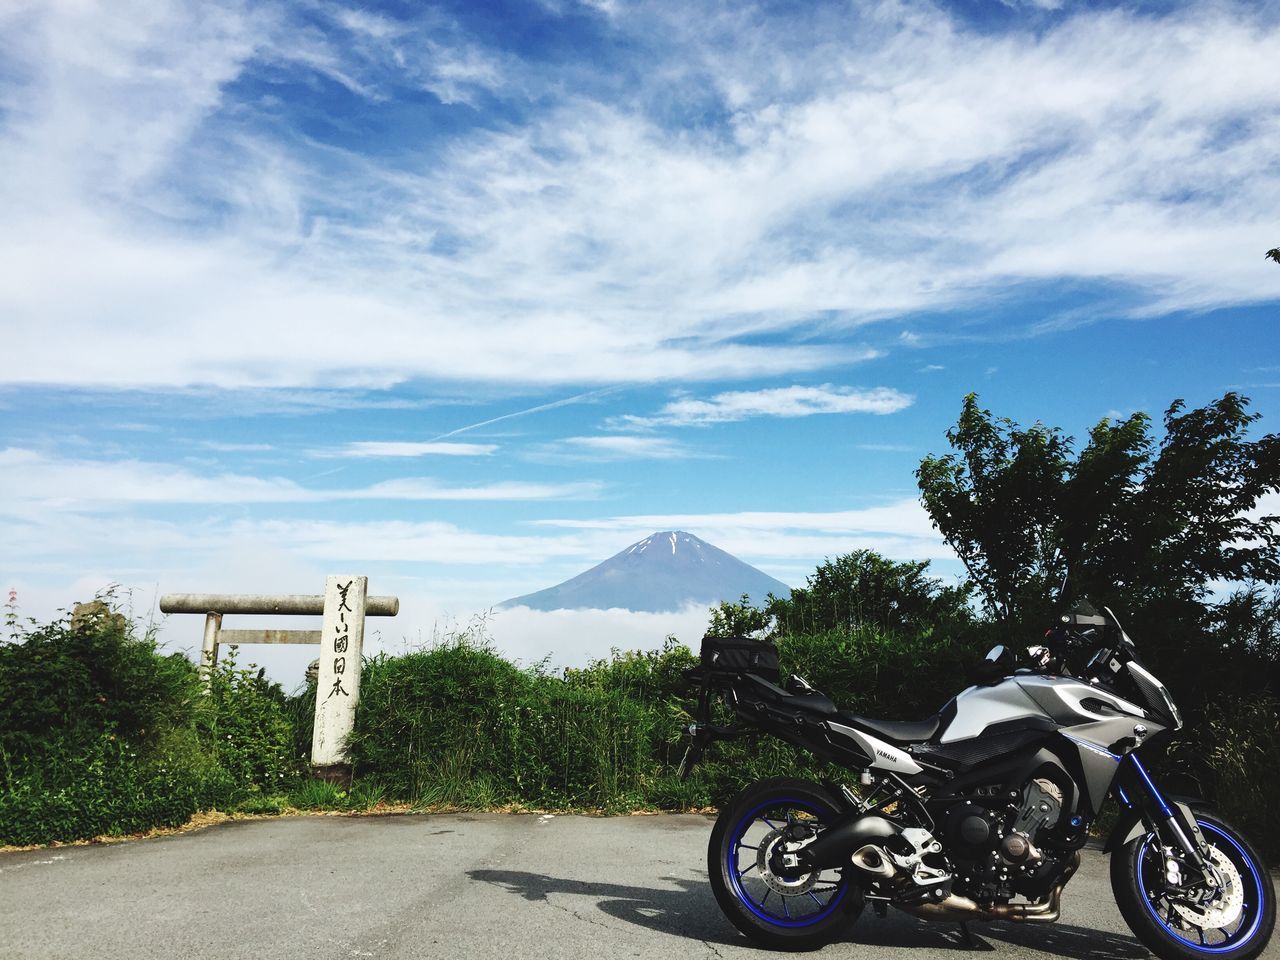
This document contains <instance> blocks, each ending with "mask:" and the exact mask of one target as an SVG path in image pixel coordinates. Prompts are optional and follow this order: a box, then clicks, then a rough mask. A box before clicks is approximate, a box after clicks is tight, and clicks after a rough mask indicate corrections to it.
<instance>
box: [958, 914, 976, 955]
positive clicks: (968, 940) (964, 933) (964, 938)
mask: <svg viewBox="0 0 1280 960" xmlns="http://www.w3.org/2000/svg"><path fill="white" fill-rule="evenodd" d="M960 941H961V942H962V943H963V944H964V945H965V946H966V947H968V948H969V949H970V950H976V949H977V947H978V945H977V944H976V943H974V941H973V936H972V934H970V933H969V924H967V923H965V922H964V921H963V920H961V921H960Z"/></svg>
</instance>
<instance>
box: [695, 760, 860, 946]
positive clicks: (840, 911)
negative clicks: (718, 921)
mask: <svg viewBox="0 0 1280 960" xmlns="http://www.w3.org/2000/svg"><path fill="white" fill-rule="evenodd" d="M838 815H839V808H838V807H837V805H836V803H835V800H834V799H833V798H832V797H831V796H830V794H828V793H827V791H826V790H824V789H823V788H822V787H820V786H818V785H817V784H815V783H810V782H808V781H805V780H796V779H792V778H787V777H777V778H774V779H770V780H762V781H760V782H759V783H756V784H753V785H752V786H750V787H747V788H746V789H745V790H743V791H742V792H741V793H739V794H738V795H737V796H736V797H734V799H733V800H732V801H731V802H730V803H729V804H728V806H726V807H725V808H724V809H723V810H722V811H721V812H720V816H719V818H718V819H717V820H716V825H715V828H714V829H713V830H712V831H711V842H710V844H709V845H708V848H707V873H708V875H709V876H710V879H711V889H712V891H713V892H714V893H715V897H716V902H717V903H719V904H720V909H721V910H723V911H724V914H725V916H726V917H728V918H729V920H730V922H732V923H733V925H734V926H735V927H737V928H738V929H739V930H741V931H742V932H743V933H744V934H746V935H747V937H748V938H750V939H751V940H752V941H754V942H755V943H758V944H760V945H761V946H764V947H768V948H770V949H773V950H814V949H817V948H818V947H821V946H823V945H825V944H827V943H829V942H830V941H831V940H832V939H833V938H834V937H835V936H836V934H837V933H839V932H840V930H841V929H843V928H844V927H846V926H848V925H849V924H851V923H853V921H854V920H856V919H857V917H858V915H859V914H860V913H861V912H862V907H863V901H862V891H861V889H860V888H859V887H858V886H857V885H856V884H854V883H853V882H852V881H851V880H850V878H849V877H848V876H846V875H845V872H844V871H843V870H839V869H833V870H820V871H816V872H814V873H810V874H806V875H805V876H801V877H785V876H780V875H779V874H778V873H775V869H776V868H777V865H778V864H777V856H776V854H777V852H778V847H779V845H780V844H781V843H783V842H784V839H785V835H786V832H787V831H788V830H789V829H791V828H793V827H796V826H799V827H800V828H801V829H802V830H803V829H808V830H819V831H820V830H822V829H823V828H824V827H826V826H827V825H829V824H830V823H831V822H832V821H833V820H834V819H835V818H836V817H837V816H838Z"/></svg>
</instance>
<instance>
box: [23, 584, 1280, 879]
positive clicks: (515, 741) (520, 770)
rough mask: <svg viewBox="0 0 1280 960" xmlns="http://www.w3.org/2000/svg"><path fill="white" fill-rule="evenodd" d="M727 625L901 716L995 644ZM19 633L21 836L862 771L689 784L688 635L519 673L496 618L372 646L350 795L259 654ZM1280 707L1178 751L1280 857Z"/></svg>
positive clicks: (712, 787) (733, 607) (748, 762)
mask: <svg viewBox="0 0 1280 960" xmlns="http://www.w3.org/2000/svg"><path fill="white" fill-rule="evenodd" d="M846 569H849V568H848V567H847V565H846ZM82 609H83V608H82ZM779 609H781V608H779V607H778V606H777V605H776V604H775V605H774V610H775V612H777V610H779ZM833 609H834V608H833ZM712 619H713V628H717V629H724V628H726V626H727V625H730V624H737V625H738V626H742V625H744V624H745V625H754V627H755V628H756V629H757V630H772V631H773V632H774V637H773V638H774V639H775V640H776V642H777V643H778V646H779V651H780V655H781V659H782V667H783V670H784V671H785V672H788V673H789V672H795V673H799V674H801V675H802V676H804V677H806V678H807V679H808V680H809V681H810V682H811V683H812V684H813V685H814V686H816V687H818V688H819V689H822V690H824V691H826V692H827V693H828V694H830V695H831V696H832V697H833V698H834V699H835V700H836V701H837V702H838V703H839V704H840V705H841V706H842V707H845V708H847V709H851V710H854V711H857V712H862V713H866V714H870V715H874V716H880V717H886V718H894V717H897V718H918V717H922V716H925V715H927V714H928V713H931V712H933V711H934V710H936V709H937V708H938V707H939V706H940V705H941V704H942V703H943V702H944V701H945V700H946V699H947V698H948V697H950V696H951V695H953V694H954V693H955V692H956V691H957V690H958V689H959V688H960V687H961V686H963V685H964V676H965V672H966V669H967V668H968V667H969V666H970V665H971V664H972V663H973V662H974V661H975V660H976V659H977V658H978V657H980V655H981V652H982V649H983V647H984V646H985V645H986V643H987V639H988V638H986V637H985V636H984V631H983V630H982V629H981V626H980V625H975V624H974V623H972V622H970V621H969V620H968V619H967V618H962V622H960V623H956V624H953V625H950V626H947V625H945V624H942V625H939V624H936V623H928V624H924V625H919V624H917V625H916V629H915V630H914V631H913V632H908V631H907V629H906V628H904V629H903V631H902V632H894V631H890V630H886V629H883V627H882V626H880V625H877V624H875V623H861V622H845V623H834V624H833V623H821V622H819V623H818V626H820V627H822V629H821V630H820V631H819V632H814V633H789V632H786V631H785V630H781V629H779V628H778V626H777V623H778V620H777V619H776V618H773V619H771V618H769V617H767V616H763V615H762V612H761V611H754V613H753V611H751V610H750V609H749V608H746V607H743V606H741V605H739V604H725V605H723V606H722V607H720V608H719V609H717V610H716V611H714V616H713V618H712ZM17 639H18V641H19V642H12V643H8V644H0V843H20V844H27V843H44V842H49V841H53V840H73V839H78V838H83V837H92V836H97V835H100V834H117V835H119V834H127V833H132V832H137V831H142V830H146V829H148V828H150V827H154V826H173V825H177V824H181V823H183V822H185V821H186V820H187V819H189V818H190V817H191V815H192V814H194V813H195V812H196V811H198V810H202V809H209V808H213V807H217V808H220V809H224V810H225V809H237V810H241V811H245V812H249V813H263V814H274V813H280V812H283V811H285V810H287V809H290V808H296V809H326V810H349V811H360V810H367V809H371V808H373V807H376V806H377V805H379V804H380V803H383V802H392V803H401V804H403V803H409V804H414V805H418V806H452V807H464V808H491V807H508V806H514V807H523V808H534V809H567V808H571V809H593V810H602V811H608V812H616V811H622V810H631V809H645V808H648V809H668V810H670V809H689V808H700V807H704V806H714V805H718V804H719V803H721V802H722V801H723V800H725V799H726V798H727V797H729V796H731V795H732V793H733V792H734V791H735V790H737V789H738V788H739V787H740V786H741V785H742V784H744V783H746V782H749V781H751V780H753V779H757V778H760V777H764V776H771V775H776V774H779V773H790V774H794V775H797V776H807V777H822V776H824V775H826V774H833V775H835V776H836V777H846V778H847V776H848V773H847V772H840V771H834V770H823V769H822V768H821V767H820V766H819V765H818V764H816V762H815V761H814V760H813V759H812V758H811V757H809V756H807V755H805V754H803V753H801V752H799V751H797V750H795V749H794V748H792V747H790V746H788V745H786V744H784V743H782V742H780V741H777V740H774V739H770V738H762V739H752V740H745V741H737V742H729V743H722V744H717V745H716V746H715V747H714V748H713V749H712V750H711V751H709V753H708V755H707V756H706V758H705V760H704V762H703V764H702V766H701V767H699V769H698V771H697V772H696V773H695V775H694V776H693V777H692V778H691V779H690V780H689V781H688V782H684V783H682V782H680V781H679V780H678V779H677V777H676V775H675V771H676V767H677V765H678V763H679V760H680V756H681V754H682V753H683V748H684V744H683V741H682V740H681V738H680V732H681V729H682V728H683V726H684V725H685V724H686V723H687V722H688V721H689V719H690V716H689V713H690V711H691V709H692V707H693V703H692V700H691V698H690V695H689V694H690V692H689V691H688V690H687V689H686V687H685V682H684V679H683V675H682V674H683V671H684V670H685V669H687V668H688V667H690V666H692V665H693V663H694V656H693V654H692V653H691V652H690V651H689V650H688V649H687V648H685V647H683V646H681V645H679V644H677V643H675V642H674V641H669V642H668V643H667V645H666V646H665V648H664V649H662V650H660V651H653V652H649V653H636V652H627V653H618V652H615V653H614V654H612V655H611V656H609V657H607V658H604V659H601V660H598V661H596V662H594V663H591V664H590V665H588V666H587V667H584V668H582V669H574V670H568V671H565V672H564V674H563V676H561V675H558V674H552V673H550V672H548V671H547V670H546V669H544V668H540V667H534V668H530V669H520V668H517V667H516V666H514V665H512V664H511V663H509V662H507V661H506V660H504V659H503V658H502V657H501V656H499V655H498V654H497V653H495V652H494V651H493V650H492V649H491V648H490V647H489V646H488V644H487V642H486V640H485V638H484V636H483V633H482V632H481V631H479V630H472V631H469V632H464V633H462V634H460V635H457V636H452V637H449V638H446V639H445V640H444V641H442V642H440V643H438V644H436V645H435V646H433V647H432V648H430V649H425V650H421V651H417V652H414V653H410V654H406V655H404V656H398V657H388V656H380V657H375V658H372V659H370V660H367V661H366V662H365V665H364V673H363V677H362V691H361V693H362V696H361V704H360V709H359V711H358V714H357V724H356V730H355V733H354V735H353V737H352V740H351V752H352V756H353V758H354V760H355V764H356V781H355V783H354V784H353V786H352V787H351V788H350V789H349V790H343V789H341V788H339V787H336V786H334V785H332V784H328V783H324V782H321V781H316V780H310V779H304V778H303V777H301V776H300V771H301V770H303V769H304V767H305V762H306V752H307V749H308V748H309V742H310V731H311V718H312V711H313V709H314V703H315V700H314V697H315V691H314V688H312V689H308V690H305V691H304V692H303V693H301V694H300V695H298V696H294V697H285V696H284V694H283V693H282V691H281V690H280V688H279V687H278V686H276V685H274V684H271V683H269V682H267V681H266V680H265V679H264V677H263V675H262V673H261V671H252V670H242V669H240V668H238V667H237V665H236V663H235V657H234V653H233V654H232V656H230V657H228V658H227V659H225V660H224V662H223V663H221V664H220V665H219V666H218V668H217V669H216V670H215V671H214V673H213V675H212V678H211V683H210V692H209V693H208V694H204V693H202V692H201V688H200V685H199V679H198V677H197V675H196V671H195V668H194V666H193V665H192V664H191V663H190V662H189V661H188V660H186V658H184V657H181V656H178V657H173V656H164V655H163V654H162V653H161V652H159V651H158V650H157V649H156V647H155V643H154V641H153V640H152V638H151V637H149V636H148V635H146V634H145V633H143V634H142V635H139V632H138V631H137V630H136V629H135V628H134V627H133V626H132V625H130V624H129V623H128V622H127V621H126V620H125V619H124V618H123V617H120V616H119V615H116V614H114V613H113V612H112V611H110V610H109V609H108V608H107V607H105V606H103V607H101V608H95V611H94V613H93V615H92V616H88V617H86V616H81V617H80V618H79V619H78V620H77V622H76V623H75V625H74V626H73V624H72V621H71V620H69V619H63V620H60V621H57V622H55V623H53V624H50V625H48V626H45V627H40V628H37V629H33V630H31V631H29V632H27V633H26V634H25V635H23V636H22V637H20V638H17ZM1139 641H1140V642H1141V638H1139ZM1278 706H1280V705H1278V704H1277V703H1276V701H1275V700H1274V699H1272V698H1270V697H1268V696H1264V695H1253V696H1249V697H1246V698H1240V697H1234V696H1230V695H1228V694H1226V693H1221V692H1220V693H1219V695H1218V696H1216V697H1214V698H1213V708H1212V709H1209V710H1206V711H1205V713H1204V714H1203V719H1202V720H1198V719H1195V718H1192V719H1191V720H1190V722H1189V724H1188V730H1187V732H1186V735H1185V737H1184V741H1183V743H1182V745H1181V746H1180V747H1178V748H1177V749H1175V750H1174V751H1172V752H1171V755H1170V756H1169V757H1168V758H1167V759H1166V761H1165V762H1164V763H1163V764H1162V766H1163V770H1164V772H1165V773H1166V774H1183V775H1184V780H1190V781H1193V782H1192V783H1190V784H1187V786H1189V787H1190V788H1191V789H1194V790H1196V791H1197V792H1201V793H1203V794H1204V795H1206V796H1208V797H1209V798H1211V799H1214V800H1216V801H1217V802H1218V803H1219V804H1220V805H1221V807H1222V808H1223V810H1224V812H1225V813H1226V814H1227V815H1228V816H1231V817H1234V818H1236V819H1238V820H1239V821H1240V822H1241V823H1242V825H1243V826H1245V827H1246V829H1248V830H1249V832H1250V833H1251V835H1253V836H1255V837H1256V838H1257V839H1258V840H1259V841H1260V842H1261V843H1263V844H1264V845H1265V846H1266V847H1267V848H1268V849H1269V850H1270V852H1271V853H1272V855H1276V854H1277V853H1280V836H1278V835H1277V831H1276V830H1275V828H1274V824H1273V818H1271V816H1270V815H1269V813H1270V811H1269V803H1270V798H1271V797H1274V796H1275V795H1276V792H1277V790H1278V789H1280V780H1278V779H1277V770H1278V769H1280V765H1278V764H1277V760H1278V759H1280V720H1277V715H1278V711H1277V708H1278Z"/></svg>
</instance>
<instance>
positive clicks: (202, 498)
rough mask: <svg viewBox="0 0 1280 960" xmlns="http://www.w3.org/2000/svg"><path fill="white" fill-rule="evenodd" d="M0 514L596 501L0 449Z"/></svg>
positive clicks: (562, 489)
mask: <svg viewBox="0 0 1280 960" xmlns="http://www.w3.org/2000/svg"><path fill="white" fill-rule="evenodd" d="M0 471H3V486H2V487H0V492H2V493H3V499H0V513H11V514H14V515H21V514H22V513H23V511H25V510H26V509H28V508H29V507H30V505H32V504H38V505H40V506H42V507H45V508H55V509H76V508H85V507H90V508H92V507H100V506H104V505H109V504H129V503H132V504H165V503H206V504H235V503H241V504H248V503H326V502H333V501H342V500H454V501H484V500H559V499H590V498H594V497H596V496H598V495H599V492H600V486H599V484H596V483H593V482H575V483H559V484H557V483H534V482H525V481H501V482H498V483H488V484H477V485H472V486H457V485H450V484H444V483H440V482H439V481H436V480H434V479H432V478H430V477H406V478H400V479H394V480H384V481H381V482H379V483H375V484H372V485H370V486H366V487H357V488H350V489H343V488H337V489H322V488H315V487H304V486H302V485H300V484H298V483H296V482H295V481H293V480H289V479H287V478H283V477H254V476H246V475H243V474H233V473H222V474H210V475H204V474H197V473H193V472H191V471H189V470H186V469H184V468H182V467H177V466H173V465H170V464H164V463H150V462H146V461H140V460H70V459H59V458H52V457H46V456H44V455H42V454H39V453H36V452H35V451H32V450H24V449H18V448H13V447H10V448H7V449H4V450H0Z"/></svg>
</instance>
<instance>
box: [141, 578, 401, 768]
mask: <svg viewBox="0 0 1280 960" xmlns="http://www.w3.org/2000/svg"><path fill="white" fill-rule="evenodd" d="M368 592H369V578H368V577H360V576H329V577H327V578H326V580H325V589H324V594H323V595H321V596H311V595H307V594H265V595H263V594H242V593H230V594H226V593H167V594H165V595H164V596H162V597H161V598H160V612H161V613H203V614H204V615H205V621H204V643H203V645H202V648H201V657H200V661H201V662H200V671H201V674H202V675H203V676H204V677H205V682H206V683H207V682H208V677H209V674H210V673H211V671H212V669H213V666H214V664H216V663H217V662H218V647H219V646H220V645H221V644H224V643H225V644H240V643H313V644H319V645H320V675H319V678H318V680H317V686H316V717H315V732H314V733H313V734H312V738H311V767H312V771H313V772H314V774H315V776H317V777H319V778H321V779H324V780H331V781H335V782H339V783H349V782H350V780H351V764H350V762H349V760H348V758H347V738H348V737H349V736H350V735H351V731H352V730H353V729H354V728H355V722H356V702H357V701H358V700H359V699H360V662H361V655H362V653H363V650H364V619H365V617H394V616H395V615H396V614H397V613H399V612H400V599H399V598H398V597H371V596H369V595H368ZM229 613H230V614H256V615H270V616H313V617H314V616H320V617H323V621H322V625H321V628H320V629H319V630H224V629H223V628H222V618H223V616H225V615H226V614H229Z"/></svg>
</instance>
